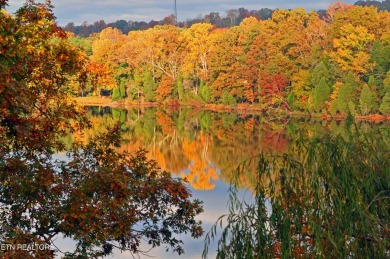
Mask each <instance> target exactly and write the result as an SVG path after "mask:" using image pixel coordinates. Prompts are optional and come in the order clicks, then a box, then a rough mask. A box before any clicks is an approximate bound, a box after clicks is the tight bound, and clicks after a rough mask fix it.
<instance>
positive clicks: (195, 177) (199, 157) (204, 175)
mask: <svg viewBox="0 0 390 259" xmlns="http://www.w3.org/2000/svg"><path fill="white" fill-rule="evenodd" d="M209 141H210V140H209V137H208V136H207V135H204V134H203V133H200V134H199V136H198V138H197V139H195V140H193V141H190V140H188V139H184V140H183V153H184V154H185V156H187V158H188V159H189V160H190V161H191V165H190V167H189V170H190V171H189V172H188V174H187V175H186V176H185V175H184V174H183V177H186V178H187V180H188V181H189V183H190V184H191V185H192V186H193V187H194V189H196V190H212V189H214V187H215V184H213V183H211V180H218V174H217V172H216V168H215V165H213V164H211V163H210V162H209V158H208V145H209Z"/></svg>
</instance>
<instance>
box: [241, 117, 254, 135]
mask: <svg viewBox="0 0 390 259" xmlns="http://www.w3.org/2000/svg"><path fill="white" fill-rule="evenodd" d="M254 125H255V119H254V118H253V117H252V118H249V119H248V120H247V121H246V122H245V125H244V128H245V129H246V130H247V131H248V132H252V131H253V128H254Z"/></svg>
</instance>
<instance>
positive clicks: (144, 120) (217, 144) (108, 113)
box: [66, 107, 390, 258]
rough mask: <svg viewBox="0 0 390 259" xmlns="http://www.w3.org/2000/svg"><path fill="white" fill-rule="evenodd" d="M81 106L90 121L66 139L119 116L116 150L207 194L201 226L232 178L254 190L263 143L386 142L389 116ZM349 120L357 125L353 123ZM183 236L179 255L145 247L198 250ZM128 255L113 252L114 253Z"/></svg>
mask: <svg viewBox="0 0 390 259" xmlns="http://www.w3.org/2000/svg"><path fill="white" fill-rule="evenodd" d="M86 109H87V112H88V116H89V117H90V120H91V122H92V127H91V129H89V130H86V131H85V133H84V135H77V136H76V135H73V136H72V135H70V136H69V137H68V139H67V140H66V143H67V144H69V145H70V144H71V143H72V142H73V141H74V139H84V140H87V139H89V138H91V137H92V136H94V135H95V134H96V133H98V132H103V131H104V130H105V129H106V128H107V127H111V126H113V125H115V124H117V123H118V122H119V123H121V131H122V133H123V143H122V146H121V147H120V149H121V150H123V151H129V152H134V151H136V150H138V149H140V148H142V149H146V150H147V151H148V157H149V158H150V159H154V160H156V161H157V163H158V164H159V166H160V167H161V168H162V169H163V170H166V171H169V172H171V173H172V174H173V175H174V176H177V177H181V178H185V179H186V180H187V181H188V185H189V188H190V189H191V190H192V192H193V197H194V198H198V199H200V200H202V201H203V202H204V210H205V212H204V213H203V214H201V215H200V216H199V217H198V218H199V219H200V220H202V221H203V223H204V224H203V227H204V230H205V232H208V231H209V229H210V227H211V226H212V224H214V223H215V222H216V220H217V219H218V217H219V216H221V215H222V214H226V213H227V212H228V201H229V193H228V189H229V184H230V183H231V182H232V181H233V179H234V180H235V181H236V184H237V186H238V188H239V190H240V191H239V194H240V195H244V196H246V197H247V198H248V197H249V198H250V197H252V191H251V190H252V189H253V186H254V185H256V181H257V180H256V179H258V178H257V176H256V163H252V164H251V163H250V161H252V159H253V158H256V157H257V156H258V154H259V153H261V152H264V151H267V152H271V153H273V154H279V155H282V154H284V153H286V152H288V151H289V149H290V148H291V145H292V143H294V142H295V141H296V140H297V139H298V138H299V137H302V135H304V136H305V137H307V138H315V137H318V138H320V137H322V136H334V137H336V136H338V137H339V138H341V139H343V140H345V141H349V140H351V139H353V138H354V137H353V135H355V136H358V135H365V136H366V135H367V136H372V137H373V139H378V138H380V139H384V141H385V147H386V145H387V144H389V136H390V135H389V124H388V123H368V122H356V123H353V122H351V121H348V120H343V121H336V120H315V119H311V118H269V117H265V116H262V115H260V114H250V113H241V114H239V113H234V112H214V111H205V110H197V109H178V108H174V109H170V108H166V109H165V108H159V107H150V108H147V107H137V108H128V109H124V108H123V109H122V108H110V107H86ZM351 124H353V125H354V130H352V131H351V129H350V126H351ZM372 145H375V142H373V143H372ZM378 145H379V144H378ZM387 146H388V145H387ZM351 159H353V158H351ZM243 163H246V166H245V167H244V169H243V170H242V172H241V173H240V175H239V177H238V178H237V177H236V176H237V168H238V166H239V165H242V164H243ZM271 178H272V176H271ZM386 188H387V187H386ZM183 241H184V244H185V246H184V247H185V252H186V254H185V255H184V256H176V255H172V254H171V252H168V253H166V252H165V248H164V247H162V248H159V249H154V250H151V251H150V252H149V254H150V255H151V256H155V257H156V258H176V257H177V258H179V257H180V258H200V257H201V254H202V251H203V242H204V241H203V239H202V238H201V239H199V240H192V239H191V238H189V237H184V238H183ZM215 248H216V244H214V245H211V247H210V248H209V250H210V253H209V258H214V257H215V252H214V251H213V249H214V250H215ZM146 250H147V249H146ZM128 256H129V254H126V253H123V254H121V253H116V254H115V256H114V257H115V258H121V257H123V258H128Z"/></svg>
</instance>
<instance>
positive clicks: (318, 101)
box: [313, 77, 330, 112]
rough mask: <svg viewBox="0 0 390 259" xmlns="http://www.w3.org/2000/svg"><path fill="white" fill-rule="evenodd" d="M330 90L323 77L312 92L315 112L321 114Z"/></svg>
mask: <svg viewBox="0 0 390 259" xmlns="http://www.w3.org/2000/svg"><path fill="white" fill-rule="evenodd" d="M329 95H330V88H329V86H328V84H327V83H326V80H325V78H324V77H322V78H321V80H320V81H319V82H318V84H317V85H316V86H315V88H314V90H313V108H314V110H315V111H316V112H321V110H322V109H323V108H324V107H325V102H326V101H327V100H328V99H329Z"/></svg>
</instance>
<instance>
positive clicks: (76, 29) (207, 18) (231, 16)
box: [64, 0, 390, 37]
mask: <svg viewBox="0 0 390 259" xmlns="http://www.w3.org/2000/svg"><path fill="white" fill-rule="evenodd" d="M355 5H358V6H374V7H376V8H377V9H378V10H387V11H390V0H385V1H382V2H379V1H357V2H356V3H355ZM273 12H274V10H272V9H270V8H261V9H260V10H248V9H245V8H243V7H241V8H238V9H231V10H228V11H226V14H225V16H223V15H221V14H220V13H219V12H210V13H208V14H206V15H204V16H203V17H198V18H193V19H187V20H186V21H182V22H178V24H177V25H178V26H179V27H190V26H191V25H193V24H194V23H202V22H203V23H210V24H212V25H214V26H216V27H219V28H228V27H232V26H235V25H239V24H240V23H241V22H242V20H244V19H245V18H247V17H255V18H257V19H258V20H267V19H270V18H271V16H272V13H273ZM317 13H318V14H319V15H320V17H323V16H324V15H325V14H326V10H318V11H317ZM174 23H175V17H174V15H168V16H166V17H164V18H163V19H162V20H159V21H155V20H152V21H150V22H145V21H131V20H130V21H125V20H117V21H115V22H111V23H106V22H105V21H104V20H99V21H96V22H94V23H93V24H88V23H87V22H83V23H82V24H81V25H75V24H74V22H70V23H68V24H67V25H65V26H64V30H65V31H68V32H72V33H74V34H75V35H77V36H82V37H89V36H90V35H91V34H93V33H99V32H101V31H102V30H104V29H105V28H108V27H111V28H116V29H118V30H120V31H122V33H124V34H127V33H129V32H130V31H135V30H147V29H150V28H153V27H154V26H157V25H168V24H174Z"/></svg>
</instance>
